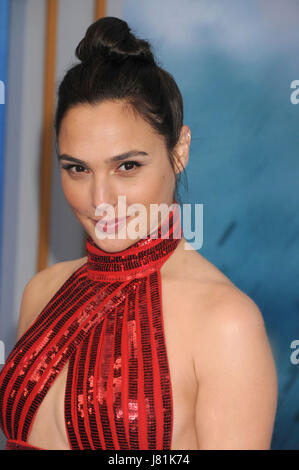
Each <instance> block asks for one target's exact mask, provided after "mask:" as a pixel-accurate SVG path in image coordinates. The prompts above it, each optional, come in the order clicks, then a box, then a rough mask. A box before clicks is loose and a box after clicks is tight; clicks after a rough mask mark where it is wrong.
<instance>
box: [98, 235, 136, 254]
mask: <svg viewBox="0 0 299 470" xmlns="http://www.w3.org/2000/svg"><path fill="white" fill-rule="evenodd" d="M90 236H91V238H92V239H93V241H94V243H95V244H96V245H97V246H98V247H99V248H100V249H101V250H104V251H107V252H108V253H117V252H118V251H123V250H126V249H127V248H129V247H130V246H132V245H134V243H136V242H137V241H138V240H139V238H136V239H134V240H132V239H130V238H127V239H119V238H115V239H109V238H105V239H100V238H98V237H97V235H96V233H93V234H90Z"/></svg>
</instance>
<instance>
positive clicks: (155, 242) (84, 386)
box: [0, 211, 180, 450]
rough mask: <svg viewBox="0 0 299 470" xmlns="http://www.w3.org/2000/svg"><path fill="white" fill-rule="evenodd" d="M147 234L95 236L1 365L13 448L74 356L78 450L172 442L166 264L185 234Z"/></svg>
mask: <svg viewBox="0 0 299 470" xmlns="http://www.w3.org/2000/svg"><path fill="white" fill-rule="evenodd" d="M178 223H180V219H179V217H178V212H176V211H174V212H173V213H171V214H170V216H169V233H168V237H167V236H164V237H163V238H162V237H161V231H160V228H159V231H158V237H157V238H149V237H148V238H147V239H145V240H144V239H142V240H139V241H138V242H136V243H135V244H134V245H132V246H131V247H129V248H128V249H126V250H124V251H123V252H121V253H122V254H121V255H120V253H113V254H107V253H106V252H104V251H102V250H101V249H100V248H99V247H98V246H97V245H96V244H95V242H94V241H93V240H92V238H91V237H90V236H89V237H88V238H87V241H86V249H87V255H88V256H87V262H86V263H85V264H84V265H83V266H81V267H80V268H78V269H77V270H76V271H75V272H74V273H73V274H72V275H71V276H70V277H69V279H68V280H67V281H66V282H65V283H64V284H63V285H62V286H61V288H60V289H59V290H58V291H57V292H56V294H55V295H54V296H53V298H52V299H51V300H50V301H49V302H48V304H47V305H46V307H45V308H44V309H43V310H42V312H41V313H40V314H39V315H38V316H37V318H36V319H35V321H34V322H33V324H32V325H31V326H30V327H29V329H28V330H27V331H26V332H25V333H24V335H23V336H22V337H21V338H20V339H19V341H18V342H17V343H16V345H15V346H14V348H13V349H12V351H11V353H10V355H9V357H8V359H7V361H6V363H5V365H4V366H3V368H2V370H1V372H0V425H1V428H2V430H3V432H4V433H5V435H6V437H7V449H13V448H15V449H17V448H22V447H24V448H25V449H35V447H34V446H30V445H29V444H27V443H26V440H27V439H28V436H29V434H30V430H31V427H32V423H33V420H34V417H35V415H36V412H37V410H38V407H39V405H40V403H41V402H42V400H43V398H44V397H45V395H46V393H47V392H48V390H49V388H50V387H51V385H52V383H53V382H54V380H55V379H56V377H57V376H58V375H59V373H60V372H61V370H62V369H63V367H64V366H65V365H66V364H67V362H68V371H67V380H66V389H65V423H66V429H67V437H68V441H69V444H70V448H71V449H72V450H83V449H94V450H95V449H123V450H125V449H170V448H171V437H172V391H171V382H170V376H169V368H168V359H167V352H166V346H165V338H164V330H163V317H162V307H161V277H160V267H161V266H162V264H163V263H164V262H165V261H166V259H167V258H168V257H169V256H170V255H171V254H172V253H173V251H174V250H175V248H176V247H177V244H178V242H179V238H174V237H173V236H172V235H173V232H174V229H175V228H177V227H176V226H177V224H178Z"/></svg>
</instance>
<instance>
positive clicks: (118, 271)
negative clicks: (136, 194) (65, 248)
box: [86, 204, 182, 281]
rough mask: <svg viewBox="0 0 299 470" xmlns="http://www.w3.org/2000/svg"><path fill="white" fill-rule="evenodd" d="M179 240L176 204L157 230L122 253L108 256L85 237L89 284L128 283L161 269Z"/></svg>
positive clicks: (178, 218) (178, 213)
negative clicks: (93, 282) (95, 282)
mask: <svg viewBox="0 0 299 470" xmlns="http://www.w3.org/2000/svg"><path fill="white" fill-rule="evenodd" d="M181 237H182V228H181V218H180V208H179V206H178V205H177V204H175V205H174V208H173V209H172V211H171V212H169V214H168V216H167V217H166V218H165V219H164V220H163V221H162V223H161V225H160V226H159V227H158V229H157V230H155V231H154V232H151V233H150V234H149V235H147V237H146V238H143V239H139V240H138V241H137V242H135V243H134V244H133V245H131V246H130V247H128V248H126V249H125V250H122V251H117V252H113V253H109V252H107V251H104V250H102V249H101V248H99V247H98V245H97V244H96V243H95V241H94V240H93V239H92V238H91V236H88V238H87V241H86V250H87V274H88V277H89V278H90V279H92V280H104V281H114V280H129V279H133V278H138V277H143V276H146V275H148V274H150V273H151V272H153V271H155V270H157V269H160V267H161V266H162V264H164V263H165V261H166V260H167V259H168V258H169V257H170V256H171V254H172V253H173V252H174V250H175V249H176V247H177V245H178V243H179V242H180V240H181Z"/></svg>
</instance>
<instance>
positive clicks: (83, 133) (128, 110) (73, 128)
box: [59, 100, 163, 144]
mask: <svg viewBox="0 0 299 470" xmlns="http://www.w3.org/2000/svg"><path fill="white" fill-rule="evenodd" d="M122 139H125V140H126V141H127V142H131V141H132V143H133V142H134V143H135V142H136V143H137V142H141V141H142V142H145V141H146V142H151V143H153V141H156V142H158V141H160V142H161V141H162V140H163V138H162V136H160V135H159V134H157V133H156V132H155V130H154V129H153V128H152V126H151V125H150V124H148V123H147V122H146V121H145V120H144V119H143V118H142V116H140V115H139V114H138V113H137V111H136V110H135V109H133V108H132V106H130V105H129V104H128V103H127V102H126V101H121V100H118V101H104V102H102V103H98V104H93V105H90V104H79V105H76V106H74V107H73V108H71V109H69V110H68V111H67V113H66V114H65V116H64V118H63V119H62V122H61V128H60V132H59V140H60V143H67V142H72V143H80V142H82V141H86V140H88V141H89V142H90V143H91V142H96V141H101V142H102V144H104V143H105V142H106V143H109V142H111V141H113V142H115V141H117V140H122Z"/></svg>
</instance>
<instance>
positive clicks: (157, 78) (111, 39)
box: [54, 16, 183, 199]
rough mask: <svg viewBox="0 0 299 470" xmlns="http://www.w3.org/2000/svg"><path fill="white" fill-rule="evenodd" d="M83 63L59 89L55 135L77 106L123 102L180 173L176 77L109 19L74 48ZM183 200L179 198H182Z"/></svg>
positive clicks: (180, 110)
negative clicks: (162, 146) (163, 147)
mask: <svg viewBox="0 0 299 470" xmlns="http://www.w3.org/2000/svg"><path fill="white" fill-rule="evenodd" d="M76 57H77V58H78V59H79V60H80V63H77V64H75V65H74V66H72V67H71V68H70V69H69V70H68V71H67V72H66V74H65V76H64V78H63V80H62V81H61V83H60V85H59V88H58V101H57V108H56V113H55V122H54V126H55V134H56V140H57V142H58V136H59V130H60V127H61V122H62V119H63V117H64V116H65V114H66V113H67V111H68V110H69V109H70V108H73V107H74V106H76V105H78V104H84V103H88V104H91V105H92V104H98V103H101V102H103V101H106V100H125V101H126V102H127V104H128V105H130V106H131V108H132V110H133V111H135V112H136V113H137V114H139V116H141V117H142V118H143V119H144V120H145V121H146V122H147V123H148V124H150V125H151V126H152V128H153V129H154V130H155V131H156V132H157V133H158V134H160V135H162V136H164V138H165V144H166V148H167V151H168V156H169V160H170V163H171V166H172V169H173V171H175V169H177V170H178V174H177V178H176V188H175V191H177V182H178V181H177V179H178V178H179V176H180V172H181V171H180V170H181V169H180V168H178V167H177V164H176V160H175V158H174V154H173V149H174V147H175V145H176V143H177V142H178V140H179V136H180V131H181V127H182V125H183V99H182V95H181V93H180V90H179V88H178V86H177V84H176V82H175V80H174V78H173V77H172V75H171V74H170V73H168V72H166V71H165V70H164V69H162V68H161V67H159V66H158V64H157V63H156V60H155V58H154V55H153V53H152V50H151V46H150V44H149V43H148V42H147V41H145V40H143V39H139V38H137V37H136V36H135V35H134V34H133V33H132V31H131V29H130V28H129V26H128V24H127V23H126V22H125V21H123V20H121V19H119V18H114V17H111V16H105V17H103V18H100V19H99V20H97V21H95V22H94V23H92V24H91V25H90V26H89V28H88V29H87V31H86V34H85V37H84V38H83V39H82V40H81V41H80V42H79V44H78V46H77V48H76ZM178 199H179V198H178Z"/></svg>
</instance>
